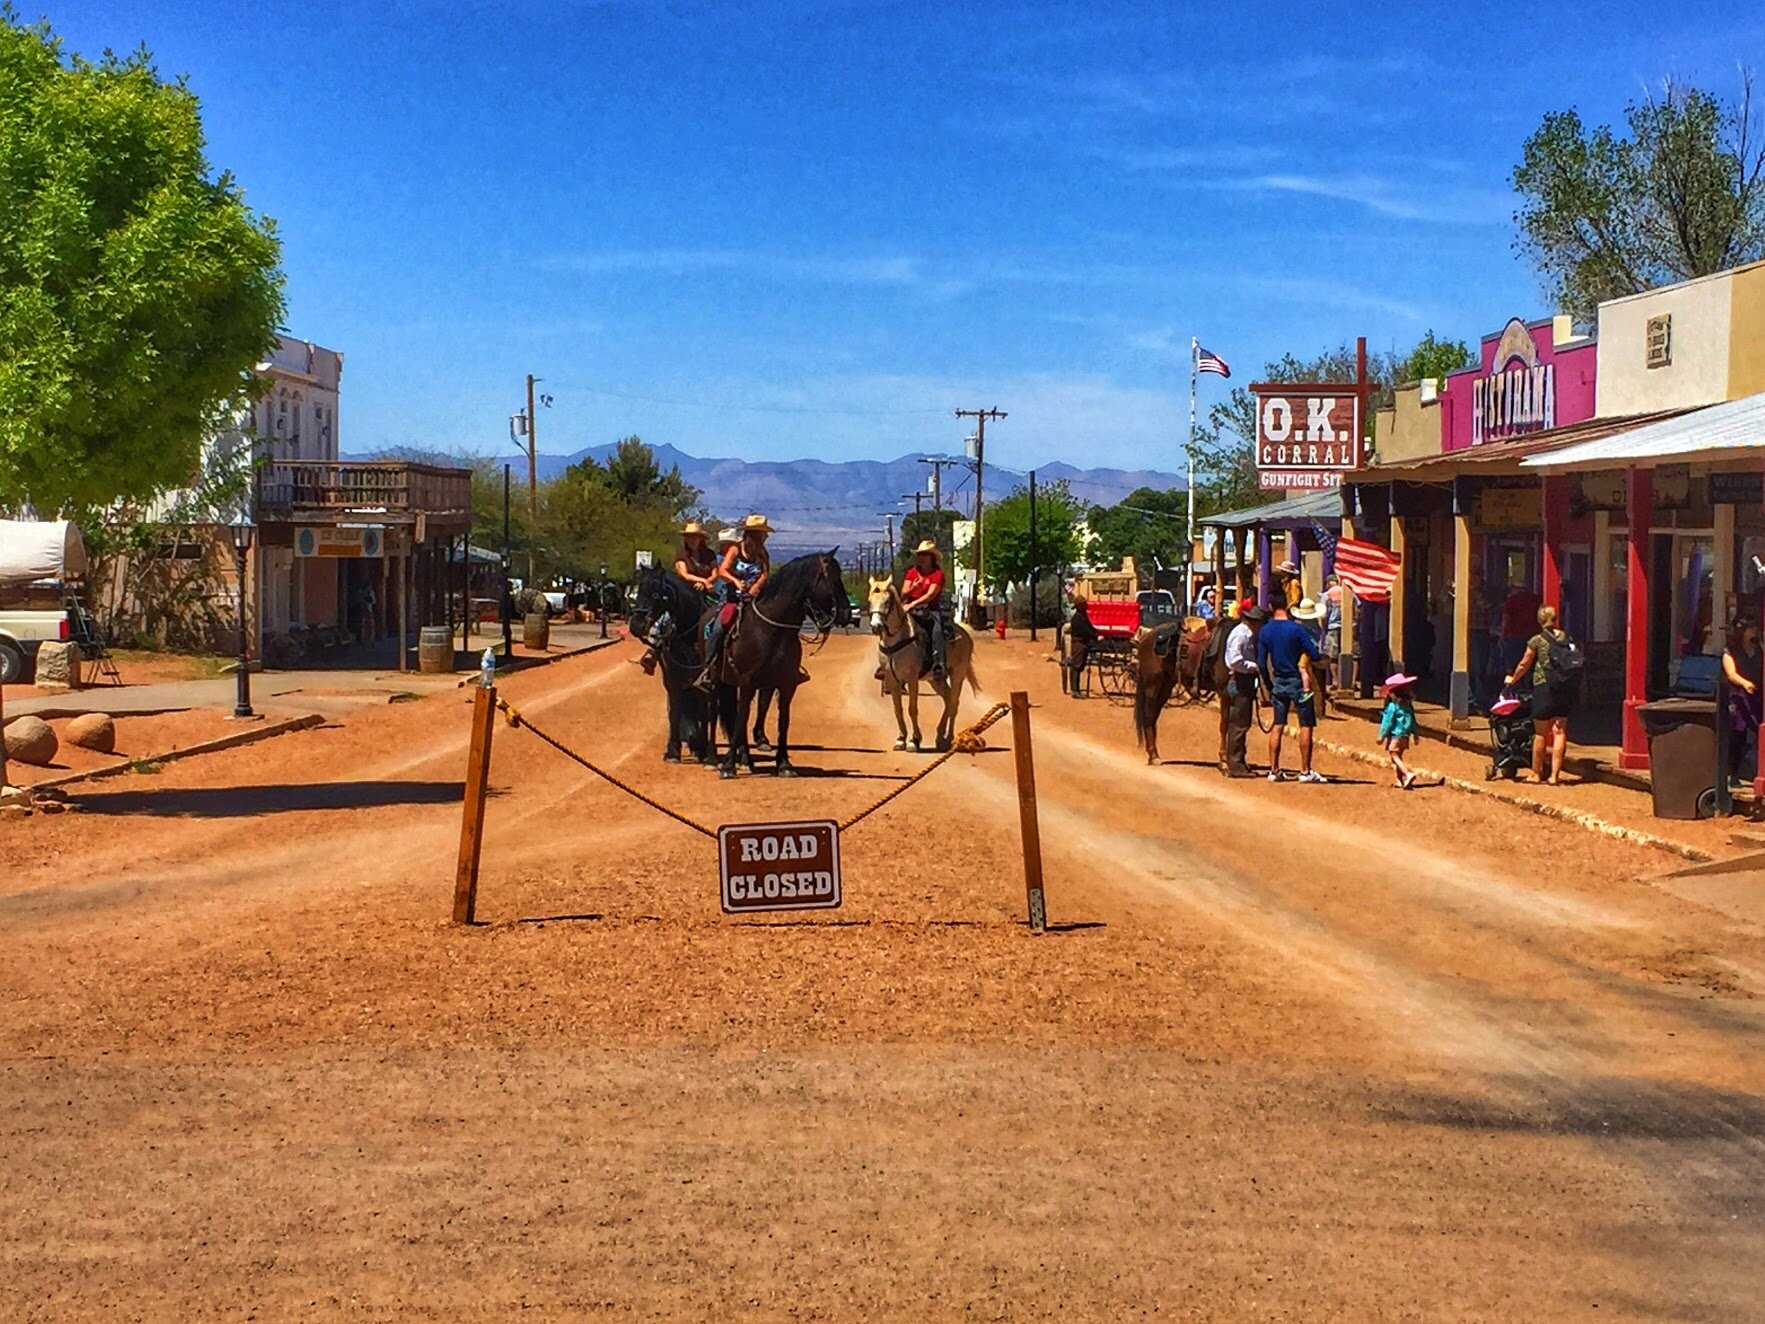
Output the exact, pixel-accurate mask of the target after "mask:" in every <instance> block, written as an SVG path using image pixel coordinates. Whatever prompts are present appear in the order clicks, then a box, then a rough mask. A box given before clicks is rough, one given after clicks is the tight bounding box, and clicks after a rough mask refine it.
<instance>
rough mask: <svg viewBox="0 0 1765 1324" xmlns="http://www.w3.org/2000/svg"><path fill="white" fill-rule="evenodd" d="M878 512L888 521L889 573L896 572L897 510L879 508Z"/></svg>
mask: <svg viewBox="0 0 1765 1324" xmlns="http://www.w3.org/2000/svg"><path fill="white" fill-rule="evenodd" d="M876 513H877V514H879V515H881V516H882V517H883V518H884V519H885V520H887V521H888V539H889V543H888V546H889V565H888V573H889V574H891V575H892V574H894V573H895V512H894V511H892V510H879V511H877V512H876Z"/></svg>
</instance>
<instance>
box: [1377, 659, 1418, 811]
mask: <svg viewBox="0 0 1765 1324" xmlns="http://www.w3.org/2000/svg"><path fill="white" fill-rule="evenodd" d="M1415 683H1416V678H1415V677H1414V676H1406V675H1405V674H1404V673H1403V672H1401V671H1398V672H1394V673H1392V674H1391V675H1389V676H1387V677H1386V678H1385V711H1383V712H1382V713H1380V714H1379V744H1380V746H1381V747H1382V748H1383V749H1384V750H1385V752H1386V753H1387V754H1388V755H1390V756H1391V768H1392V771H1393V772H1395V773H1396V774H1397V785H1398V787H1399V789H1401V790H1405V791H1407V790H1409V789H1410V787H1412V786H1414V785H1415V784H1416V774H1415V773H1414V772H1413V771H1411V770H1410V766H1409V765H1408V764H1407V763H1405V762H1404V761H1403V756H1404V752H1405V751H1406V750H1408V749H1409V747H1410V741H1411V740H1412V739H1414V738H1415V734H1416V701H1415V698H1414V696H1413V695H1412V694H1411V692H1410V690H1411V687H1412V686H1413V685H1415Z"/></svg>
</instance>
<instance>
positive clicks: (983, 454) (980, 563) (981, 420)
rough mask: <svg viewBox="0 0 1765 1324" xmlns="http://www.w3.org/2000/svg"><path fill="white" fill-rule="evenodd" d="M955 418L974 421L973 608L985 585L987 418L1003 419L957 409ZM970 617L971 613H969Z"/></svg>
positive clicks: (997, 412)
mask: <svg viewBox="0 0 1765 1324" xmlns="http://www.w3.org/2000/svg"><path fill="white" fill-rule="evenodd" d="M956 417H957V418H972V419H973V420H974V421H975V435H974V602H973V603H972V604H971V606H973V607H978V606H979V605H980V600H981V594H982V592H984V589H983V585H984V584H985V583H986V579H985V570H986V560H985V557H984V553H985V551H986V543H985V542H984V541H982V530H981V512H982V511H983V510H984V509H985V507H984V505H983V504H982V501H981V481H982V478H983V476H984V475H985V473H986V469H987V420H988V419H989V418H1005V417H1006V414H1005V411H1004V410H1002V409H958V410H957V411H956ZM971 615H972V612H971Z"/></svg>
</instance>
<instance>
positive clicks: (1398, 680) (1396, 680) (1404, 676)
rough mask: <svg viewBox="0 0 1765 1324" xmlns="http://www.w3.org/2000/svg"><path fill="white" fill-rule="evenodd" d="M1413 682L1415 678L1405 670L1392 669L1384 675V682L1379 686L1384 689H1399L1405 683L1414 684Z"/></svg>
mask: <svg viewBox="0 0 1765 1324" xmlns="http://www.w3.org/2000/svg"><path fill="white" fill-rule="evenodd" d="M1415 683H1416V678H1415V677H1414V676H1411V675H1409V674H1408V673H1406V672H1402V671H1394V672H1392V673H1391V674H1390V675H1389V676H1387V677H1385V683H1384V684H1383V685H1382V686H1380V688H1381V689H1385V690H1401V689H1403V688H1404V687H1405V686H1406V685H1414V684H1415Z"/></svg>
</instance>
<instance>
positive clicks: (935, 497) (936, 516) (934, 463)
mask: <svg viewBox="0 0 1765 1324" xmlns="http://www.w3.org/2000/svg"><path fill="white" fill-rule="evenodd" d="M919 462H920V463H921V464H929V465H931V467H932V516H933V518H932V537H933V538H934V539H936V540H937V544H938V548H939V550H941V551H942V552H943V553H944V555H945V556H946V557H953V556H954V555H955V554H956V549H955V548H953V547H945V546H944V469H945V466H947V465H952V464H961V463H962V461H961V460H958V459H954V458H952V457H949V456H944V455H923V456H921V457H920V460H919ZM951 569H952V573H954V566H952V568H951Z"/></svg>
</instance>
